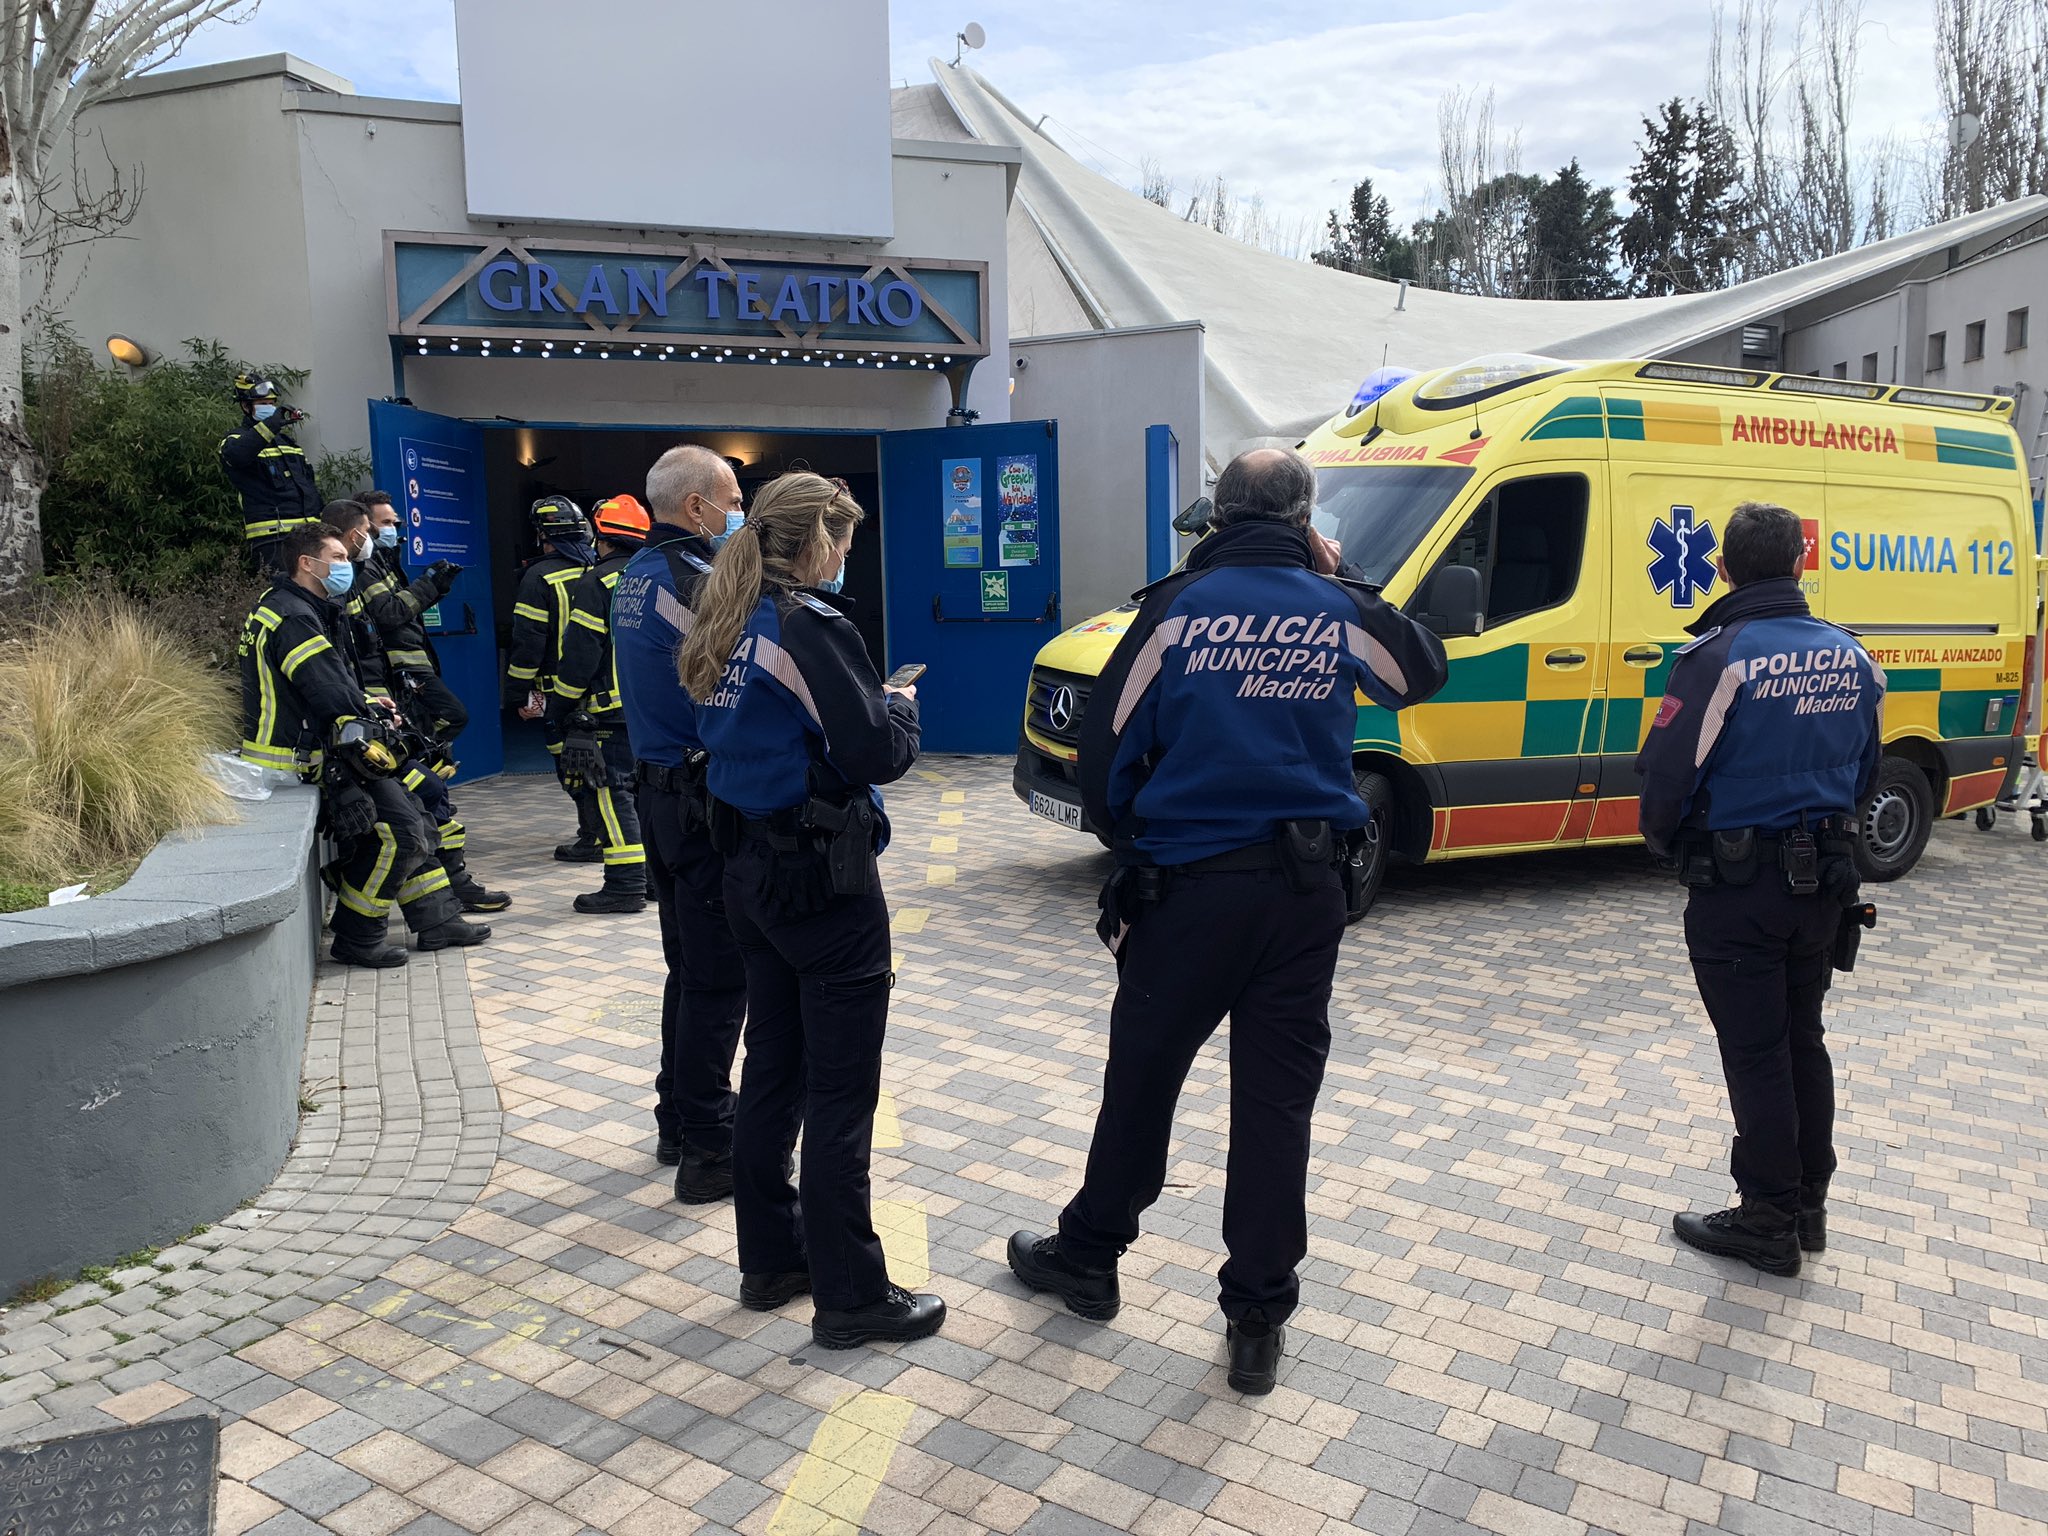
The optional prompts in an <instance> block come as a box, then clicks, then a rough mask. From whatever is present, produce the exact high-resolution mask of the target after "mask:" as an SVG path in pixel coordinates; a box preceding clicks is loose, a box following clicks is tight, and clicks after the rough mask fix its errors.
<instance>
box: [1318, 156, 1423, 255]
mask: <svg viewBox="0 0 2048 1536" xmlns="http://www.w3.org/2000/svg"><path fill="white" fill-rule="evenodd" d="M1325 238H1326V240H1327V242H1328V243H1327V244H1326V245H1325V246H1324V248H1323V249H1322V250H1319V251H1316V252H1314V253H1313V254H1312V255H1311V257H1310V258H1309V259H1310V260H1312V261H1314V262H1315V263H1316V264H1317V265H1318V266H1324V267H1335V268H1336V269H1337V270H1338V271H1340V272H1358V273H1363V274H1364V275H1366V276H1368V277H1384V278H1403V277H1408V278H1412V277H1414V276H1416V271H1415V255H1414V252H1413V250H1412V249H1411V248H1410V246H1409V243H1408V242H1407V241H1406V240H1405V239H1403V238H1402V237H1401V235H1400V234H1399V233H1398V232H1397V231H1396V230H1395V228H1394V218H1393V210H1392V208H1390V207H1389V206H1388V204H1387V200H1386V198H1384V197H1382V196H1380V195H1379V194H1377V193H1376V192H1375V191H1374V190H1373V184H1372V178H1371V177H1370V176H1368V177H1366V178H1365V179H1364V180H1362V181H1360V182H1359V183H1358V185H1357V186H1355V187H1353V188H1352V189H1351V200H1350V205H1349V207H1348V209H1347V210H1345V212H1344V215H1343V216H1342V217H1339V213H1338V210H1336V209H1332V210H1331V211H1330V219H1329V225H1328V228H1327V232H1326V235H1325Z"/></svg>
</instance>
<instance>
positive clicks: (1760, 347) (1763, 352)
mask: <svg viewBox="0 0 2048 1536" xmlns="http://www.w3.org/2000/svg"><path fill="white" fill-rule="evenodd" d="M1777 357H1778V328H1777V327H1776V326H1775V325H1745V326H1744V327H1743V328H1742V360H1743V361H1744V362H1759V363H1769V362H1775V361H1776V360H1777Z"/></svg>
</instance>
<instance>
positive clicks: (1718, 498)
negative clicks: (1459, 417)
mask: <svg viewBox="0 0 2048 1536" xmlns="http://www.w3.org/2000/svg"><path fill="white" fill-rule="evenodd" d="M1772 404H1773V408H1774V409H1775V410H1776V411H1778V412H1782V413H1784V414H1786V415H1788V416H1791V415H1793V414H1795V413H1796V414H1797V415H1798V416H1801V417H1804V416H1805V415H1807V414H1809V413H1810V407H1808V406H1807V405H1806V404H1805V403H1804V402H1803V401H1793V400H1787V401H1786V402H1785V404H1784V405H1783V406H1778V405H1777V404H1776V402H1775V401H1774V402H1773V403H1772ZM1713 415H1714V412H1713V410H1712V409H1711V408H1705V409H1702V408H1699V407H1693V408H1691V410H1690V412H1689V413H1688V414H1687V415H1686V416H1684V417H1673V416H1671V415H1670V414H1669V411H1668V408H1667V410H1666V411H1665V412H1660V411H1659V409H1658V406H1657V402H1654V401H1652V402H1649V404H1648V408H1647V409H1646V410H1645V412H1644V418H1645V421H1646V424H1647V428H1648V431H1649V433H1650V436H1649V437H1648V439H1647V440H1626V439H1622V438H1620V437H1615V438H1613V439H1611V440H1610V442H1609V444H1608V449H1609V453H1610V455H1611V459H1610V463H1611V467H1612V469H1613V473H1614V506H1613V520H1614V521H1613V526H1614V604H1613V621H1612V625H1611V627H1610V629H1609V632H1608V636H1607V644H1606V647H1605V653H1606V654H1605V658H1604V660H1605V670H1606V679H1605V681H1606V706H1605V714H1606V718H1605V720H1604V722H1603V723H1602V726H1601V729H1600V732H1599V739H1600V746H1599V753H1600V761H1599V783H1600V802H1599V805H1598V806H1597V807H1596V808H1595V811H1594V815H1593V826H1592V830H1591V831H1590V832H1589V834H1588V841H1590V842H1596V843H1600V842H1622V841H1627V840H1629V839H1632V838H1634V837H1636V836H1637V831H1636V800H1637V796H1638V794H1639V791H1640V784H1641V781H1640V779H1639V777H1638V776H1637V774H1636V769H1635V758H1636V753H1637V752H1638V751H1640V750H1641V748H1642V744H1643V738H1644V737H1645V736H1646V735H1648V734H1649V729H1650V722H1651V720H1652V719H1654V718H1655V716H1656V711H1657V706H1658V704H1659V703H1660V702H1661V701H1662V699H1663V697H1664V683H1665V679H1666V678H1668V677H1669V676H1670V675H1671V665H1672V662H1673V660H1674V659H1675V658H1676V655H1677V651H1678V648H1679V647H1680V646H1682V645H1684V644H1686V643H1687V642H1688V641H1689V640H1690V639H1691V638H1692V636H1691V635H1690V634H1688V633H1687V629H1686V626H1688V625H1690V624H1694V623H1696V622H1697V621H1698V619H1699V617H1700V616H1701V615H1702V614H1703V613H1705V612H1706V611H1707V608H1708V607H1709V606H1710V605H1711V604H1712V603H1713V601H1714V600H1715V599H1716V598H1718V597H1720V596H1721V595H1722V594H1723V593H1724V592H1725V591H1726V590H1727V585H1726V583H1725V582H1724V581H1723V580H1722V579H1721V576H1720V573H1719V572H1718V571H1717V570H1716V569H1715V565H1714V562H1715V558H1716V556H1717V555H1718V554H1719V552H1720V547H1721V534H1722V531H1723V530H1724V529H1725V528H1726V527H1727V526H1728V514H1729V513H1730V512H1732V511H1733V510H1734V509H1735V507H1736V506H1737V505H1739V504H1740V503H1742V502H1745V501H1769V502H1776V503H1778V504H1779V505H1781V506H1785V507H1789V508H1791V509H1792V510H1793V511H1794V512H1797V513H1798V514H1799V516H1800V517H1801V518H1803V519H1806V520H1807V521H1808V522H1809V523H1814V524H1815V525H1816V527H1817V521H1818V519H1819V518H1820V517H1821V516H1822V509H1823V505H1824V486H1823V475H1822V468H1821V461H1820V453H1819V451H1818V450H1817V449H1809V448H1804V447H1800V446H1796V445H1791V446H1788V445H1777V444H1753V443H1752V442H1751V434H1749V433H1748V432H1747V431H1745V435H1744V436H1743V437H1741V438H1736V437H1735V436H1734V429H1733V427H1732V425H1731V423H1732V420H1733V417H1732V416H1731V415H1730V414H1729V413H1728V412H1726V411H1723V412H1721V413H1720V415H1721V421H1720V423H1719V425H1718V426H1716V424H1715V423H1714V422H1713V420H1712V417H1713ZM1611 418H1612V407H1611V406H1610V420H1611ZM1756 419H1762V418H1756ZM1666 421H1668V422H1670V425H1669V426H1668V427H1665V428H1664V429H1663V430H1664V437H1663V440H1661V441H1660V440H1659V438H1658V436H1657V434H1658V432H1659V430H1660V423H1662V422H1666ZM1709 436H1715V437H1717V438H1718V440H1717V441H1711V442H1710V441H1708V440H1707V439H1708V438H1709ZM1814 532H1815V529H1814V528H1809V539H1810V547H1811V537H1812V535H1813V534H1814Z"/></svg>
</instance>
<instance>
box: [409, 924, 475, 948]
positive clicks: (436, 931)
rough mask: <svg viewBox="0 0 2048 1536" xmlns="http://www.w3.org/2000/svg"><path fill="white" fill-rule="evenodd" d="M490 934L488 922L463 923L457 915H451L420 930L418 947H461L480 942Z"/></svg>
mask: <svg viewBox="0 0 2048 1536" xmlns="http://www.w3.org/2000/svg"><path fill="white" fill-rule="evenodd" d="M490 936H491V926H490V924H489V923H465V922H464V921H463V920H462V919H461V918H459V917H451V918H449V919H448V921H447V922H445V923H436V924H434V926H433V927H431V928H422V929H421V930H420V948H421V949H425V950H433V949H463V948H467V947H468V946H469V945H471V944H481V943H483V941H484V940H485V939H488V938H489V937H490Z"/></svg>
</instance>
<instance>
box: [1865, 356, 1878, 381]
mask: <svg viewBox="0 0 2048 1536" xmlns="http://www.w3.org/2000/svg"><path fill="white" fill-rule="evenodd" d="M1863 382H1864V383H1866V384H1875V383H1876V382H1877V354H1876V353H1875V352H1866V353H1864V354H1863Z"/></svg>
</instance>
